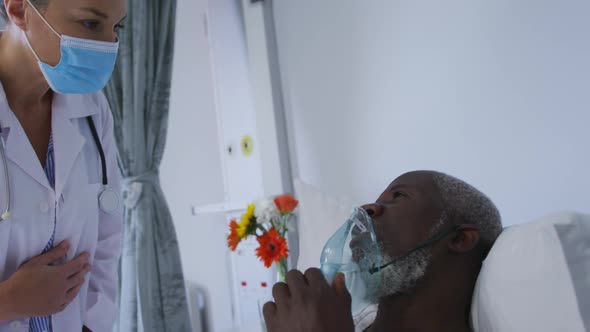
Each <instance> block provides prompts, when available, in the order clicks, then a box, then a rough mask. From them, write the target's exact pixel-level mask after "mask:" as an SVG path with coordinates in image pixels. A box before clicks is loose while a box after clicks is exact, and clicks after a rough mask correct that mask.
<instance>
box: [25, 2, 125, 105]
mask: <svg viewBox="0 0 590 332" xmlns="http://www.w3.org/2000/svg"><path fill="white" fill-rule="evenodd" d="M29 4H30V6H31V7H32V8H33V9H34V10H35V12H36V13H37V15H39V17H40V18H41V19H42V20H43V22H45V24H46V25H47V26H48V27H49V28H50V29H51V31H53V33H55V34H56V35H57V36H58V37H59V38H60V39H61V60H60V62H59V64H58V65H57V66H55V67H52V66H50V65H48V64H46V63H44V62H43V61H41V60H40V59H39V57H38V56H37V53H36V52H35V50H34V49H33V47H32V46H31V43H30V42H29V39H28V37H27V36H26V34H25V39H26V40H27V43H28V45H29V48H30V49H31V51H32V52H33V54H34V55H35V58H37V61H38V62H39V67H40V68H41V72H42V73H43V76H45V79H46V80H47V83H49V86H50V87H51V89H52V90H53V91H55V92H57V93H62V94H88V93H95V92H98V91H100V90H101V89H103V88H104V87H105V86H106V85H107V83H108V81H109V79H110V78H111V75H112V74H113V69H114V68H115V62H116V61H117V52H118V51H119V43H118V42H116V43H109V42H101V41H96V40H88V39H80V38H74V37H69V36H64V35H60V34H59V33H58V32H57V31H55V29H53V27H52V26H51V25H50V24H49V22H47V20H46V19H45V18H44V17H43V15H41V13H40V12H39V11H38V10H37V8H36V7H35V6H34V5H33V4H31V2H30V0H29Z"/></svg>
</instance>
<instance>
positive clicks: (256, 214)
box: [227, 195, 299, 281]
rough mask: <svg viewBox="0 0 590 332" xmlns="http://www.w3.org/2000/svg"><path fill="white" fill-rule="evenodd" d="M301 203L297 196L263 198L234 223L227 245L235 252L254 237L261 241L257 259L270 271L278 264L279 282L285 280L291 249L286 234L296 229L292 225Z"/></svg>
mask: <svg viewBox="0 0 590 332" xmlns="http://www.w3.org/2000/svg"><path fill="white" fill-rule="evenodd" d="M298 204H299V201H297V200H296V199H295V197H293V195H281V196H278V197H276V198H274V199H263V200H260V201H258V202H256V203H252V204H250V205H248V208H247V209H246V212H245V213H244V214H243V215H242V217H241V218H240V220H239V221H238V220H235V219H233V220H231V221H230V224H229V230H230V233H229V235H228V236H227V245H228V246H229V248H230V249H231V250H232V251H235V250H236V248H237V247H238V245H239V244H240V242H242V241H243V240H245V239H247V238H249V237H251V236H254V237H256V240H257V241H258V244H259V246H258V248H257V249H256V256H258V258H260V260H261V261H262V262H263V263H264V266H265V267H266V268H270V267H271V266H272V265H273V264H275V265H276V267H277V271H278V274H279V281H285V277H286V275H287V258H288V257H289V246H288V245H287V240H286V235H287V232H288V231H289V230H290V229H292V225H290V224H289V221H290V219H291V218H292V216H293V213H294V211H295V208H297V205H298Z"/></svg>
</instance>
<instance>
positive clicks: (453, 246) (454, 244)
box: [448, 225, 479, 253]
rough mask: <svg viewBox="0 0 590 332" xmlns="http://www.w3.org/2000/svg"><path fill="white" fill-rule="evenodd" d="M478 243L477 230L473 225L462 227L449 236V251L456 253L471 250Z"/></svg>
mask: <svg viewBox="0 0 590 332" xmlns="http://www.w3.org/2000/svg"><path fill="white" fill-rule="evenodd" d="M478 243H479V228H478V227H477V226H475V225H462V226H459V228H457V231H456V232H454V233H453V234H452V235H451V238H450V241H449V242H448V246H449V249H450V250H451V251H453V252H456V253H466V252H469V251H471V250H473V249H474V248H475V247H476V246H477V244H478Z"/></svg>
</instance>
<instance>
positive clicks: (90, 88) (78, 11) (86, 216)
mask: <svg viewBox="0 0 590 332" xmlns="http://www.w3.org/2000/svg"><path fill="white" fill-rule="evenodd" d="M2 2H3V4H0V16H3V18H4V19H5V20H6V21H7V22H8V23H7V26H6V30H5V31H3V32H0V157H1V159H0V213H1V214H2V215H1V219H0V331H1V332H4V331H20V332H50V331H54V332H70V331H95V332H103V331H112V328H113V323H114V321H115V319H116V316H117V305H116V297H117V288H118V279H117V267H118V260H119V257H120V248H121V243H120V242H121V232H122V213H121V206H120V205H121V204H120V202H119V194H118V189H119V182H120V180H119V175H118V171H117V166H116V148H115V142H114V140H113V119H112V116H111V114H110V111H109V109H108V105H107V101H106V100H105V98H104V96H103V95H102V94H101V93H100V92H99V91H100V90H101V89H102V88H103V87H104V86H105V85H106V83H107V81H108V80H109V78H110V76H111V74H112V71H113V68H114V64H115V59H116V55H117V51H118V44H117V30H118V29H119V28H120V24H121V20H122V19H123V17H124V16H125V11H126V9H125V0H2Z"/></svg>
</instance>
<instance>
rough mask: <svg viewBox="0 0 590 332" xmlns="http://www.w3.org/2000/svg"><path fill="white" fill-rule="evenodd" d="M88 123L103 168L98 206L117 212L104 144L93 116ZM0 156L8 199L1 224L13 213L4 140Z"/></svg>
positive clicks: (0, 130)
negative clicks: (110, 185) (11, 210)
mask: <svg viewBox="0 0 590 332" xmlns="http://www.w3.org/2000/svg"><path fill="white" fill-rule="evenodd" d="M86 121H87V122H88V126H89V127H90V131H91V133H92V138H93V139H94V143H95V144H96V148H97V149H98V154H99V156H100V164H101V167H102V191H101V192H100V194H99V195H98V204H99V207H100V209H101V210H102V211H104V212H107V213H111V212H114V211H116V210H117V209H118V208H119V195H118V194H117V193H116V192H115V191H114V190H113V189H111V188H109V186H108V185H109V182H108V174H107V161H106V157H105V154H104V150H103V148H102V143H101V142H100V138H99V136H98V132H97V130H96V126H95V125H94V120H92V117H91V116H88V117H86ZM1 133H2V128H1V126H0V134H1ZM0 155H1V157H2V164H3V166H4V179H6V182H5V186H4V193H5V197H6V206H5V208H4V212H2V215H0V222H2V221H6V220H8V219H10V216H11V212H10V177H9V176H8V162H7V161H6V146H5V143H4V140H3V139H0Z"/></svg>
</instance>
